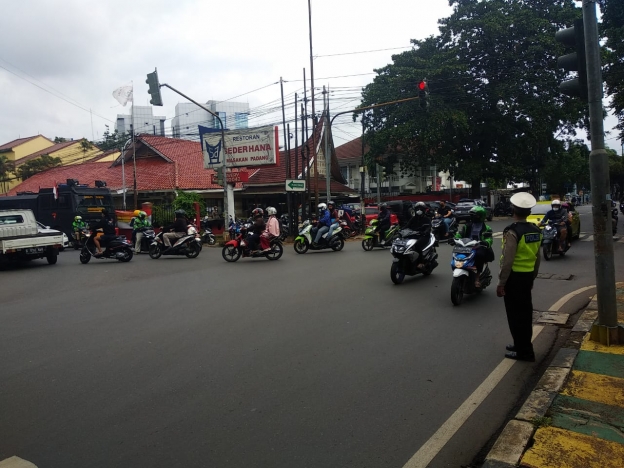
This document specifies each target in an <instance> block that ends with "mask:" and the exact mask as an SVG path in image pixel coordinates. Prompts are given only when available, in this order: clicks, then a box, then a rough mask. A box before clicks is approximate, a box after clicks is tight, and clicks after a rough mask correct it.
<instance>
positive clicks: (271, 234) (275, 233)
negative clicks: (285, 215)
mask: <svg viewBox="0 0 624 468" xmlns="http://www.w3.org/2000/svg"><path fill="white" fill-rule="evenodd" d="M267 214H268V215H269V220H268V221H267V224H266V229H265V230H264V232H263V233H262V235H261V237H260V248H262V251H263V252H268V251H269V250H271V239H273V238H275V237H279V235H280V226H279V221H278V220H277V216H276V215H277V210H276V209H275V208H273V207H272V206H268V207H267Z"/></svg>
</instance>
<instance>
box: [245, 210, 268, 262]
mask: <svg viewBox="0 0 624 468" xmlns="http://www.w3.org/2000/svg"><path fill="white" fill-rule="evenodd" d="M252 215H253V224H252V225H251V227H250V228H249V235H248V236H247V244H248V245H249V250H250V251H251V253H252V254H254V253H257V251H258V244H259V243H260V236H262V233H264V231H265V230H266V224H265V222H264V211H263V210H262V209H261V208H256V209H255V210H253V212H252Z"/></svg>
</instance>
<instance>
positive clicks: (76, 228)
mask: <svg viewBox="0 0 624 468" xmlns="http://www.w3.org/2000/svg"><path fill="white" fill-rule="evenodd" d="M86 227H87V223H85V222H84V221H83V220H82V216H75V217H74V222H73V223H72V231H73V233H74V239H75V241H76V242H79V241H80V231H82V230H83V229H84V228H86Z"/></svg>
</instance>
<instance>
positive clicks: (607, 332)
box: [583, 0, 624, 346]
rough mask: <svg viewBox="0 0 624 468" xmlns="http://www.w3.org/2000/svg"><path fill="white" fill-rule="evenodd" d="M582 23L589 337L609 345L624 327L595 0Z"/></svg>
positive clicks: (586, 2)
mask: <svg viewBox="0 0 624 468" xmlns="http://www.w3.org/2000/svg"><path fill="white" fill-rule="evenodd" d="M583 23H584V29H585V54H586V61H587V93H588V103H589V121H590V129H591V148H592V151H591V153H590V156H589V172H590V179H591V192H592V219H593V222H594V255H595V268H596V290H597V293H598V324H597V325H594V326H593V328H592V331H591V339H592V340H593V341H600V343H602V344H604V345H607V346H608V345H610V344H617V343H622V342H624V329H622V328H621V327H618V320H617V305H616V297H615V267H614V261H613V236H612V231H611V222H610V219H611V216H610V213H611V194H610V190H609V162H608V157H607V152H606V151H605V143H604V125H603V118H604V117H603V109H602V96H603V92H602V87H603V84H602V72H601V67H600V44H599V42H598V23H597V18H596V1H595V0H583Z"/></svg>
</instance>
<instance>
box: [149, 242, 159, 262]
mask: <svg viewBox="0 0 624 468" xmlns="http://www.w3.org/2000/svg"><path fill="white" fill-rule="evenodd" d="M161 255H162V249H161V248H160V245H158V244H156V245H150V248H149V256H150V258H153V259H154V260H157V259H159V258H160V256H161Z"/></svg>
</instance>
